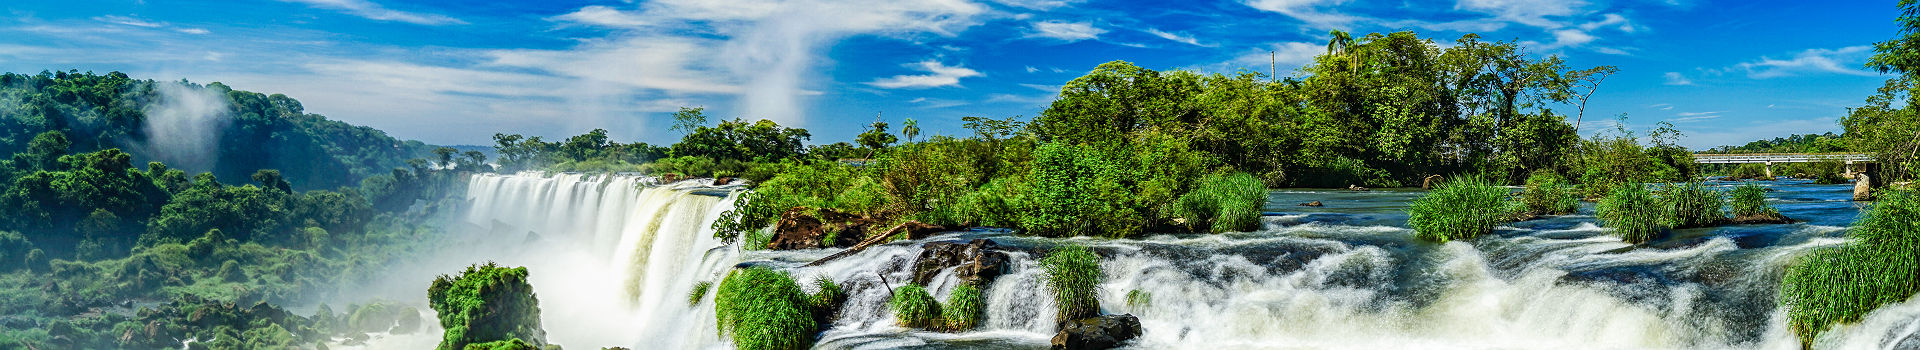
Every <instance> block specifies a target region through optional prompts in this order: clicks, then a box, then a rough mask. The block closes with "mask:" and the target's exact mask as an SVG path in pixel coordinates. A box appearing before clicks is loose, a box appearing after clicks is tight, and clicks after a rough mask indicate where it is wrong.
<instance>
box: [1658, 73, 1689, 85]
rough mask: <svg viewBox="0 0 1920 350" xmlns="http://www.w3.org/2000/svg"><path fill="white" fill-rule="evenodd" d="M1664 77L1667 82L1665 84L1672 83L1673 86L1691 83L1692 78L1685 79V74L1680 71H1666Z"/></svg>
mask: <svg viewBox="0 0 1920 350" xmlns="http://www.w3.org/2000/svg"><path fill="white" fill-rule="evenodd" d="M1665 77H1666V79H1667V83H1666V84H1667V85H1673V86H1687V85H1693V79H1687V76H1686V75H1684V74H1680V72H1667V74H1666V75H1665Z"/></svg>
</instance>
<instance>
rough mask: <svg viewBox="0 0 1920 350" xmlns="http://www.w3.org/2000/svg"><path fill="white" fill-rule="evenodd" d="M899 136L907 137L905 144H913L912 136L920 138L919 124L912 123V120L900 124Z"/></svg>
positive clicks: (908, 119)
mask: <svg viewBox="0 0 1920 350" xmlns="http://www.w3.org/2000/svg"><path fill="white" fill-rule="evenodd" d="M900 134H901V135H905V136H906V137H907V142H909V143H911V142H913V137H914V136H920V122H918V121H914V120H913V118H907V121H904V122H900Z"/></svg>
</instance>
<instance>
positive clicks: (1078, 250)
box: [1040, 245, 1106, 321]
mask: <svg viewBox="0 0 1920 350" xmlns="http://www.w3.org/2000/svg"><path fill="white" fill-rule="evenodd" d="M1040 265H1041V266H1042V267H1043V268H1044V269H1045V273H1046V278H1047V289H1048V290H1050V291H1052V292H1053V302H1054V305H1058V306H1059V307H1060V310H1059V314H1057V317H1056V318H1055V319H1056V320H1060V321H1067V320H1078V319H1082V318H1088V317H1095V316H1100V289H1099V288H1100V280H1102V279H1105V278H1106V276H1105V272H1103V271H1101V270H1100V255H1097V254H1094V253H1093V251H1091V250H1087V248H1086V247H1081V246H1076V245H1068V246H1062V247H1059V248H1054V249H1053V252H1052V253H1051V254H1048V255H1047V257H1046V258H1042V259H1040Z"/></svg>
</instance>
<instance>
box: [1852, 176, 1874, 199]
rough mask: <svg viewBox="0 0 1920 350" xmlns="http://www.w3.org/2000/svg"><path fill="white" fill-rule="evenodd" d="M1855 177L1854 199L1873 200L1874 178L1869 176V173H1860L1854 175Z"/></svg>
mask: <svg viewBox="0 0 1920 350" xmlns="http://www.w3.org/2000/svg"><path fill="white" fill-rule="evenodd" d="M1853 178H1854V179H1855V180H1856V181H1854V182H1853V200H1854V201H1870V200H1873V180H1872V178H1871V177H1868V176H1867V173H1860V174H1858V175H1854V176H1853Z"/></svg>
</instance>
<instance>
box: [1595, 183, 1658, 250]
mask: <svg viewBox="0 0 1920 350" xmlns="http://www.w3.org/2000/svg"><path fill="white" fill-rule="evenodd" d="M1595 209H1596V212H1595V214H1598V216H1599V218H1600V223H1601V224H1603V225H1606V226H1607V227H1610V228H1613V230H1614V234H1617V235H1620V239H1622V240H1625V241H1627V242H1628V243H1633V244H1640V243H1646V242H1647V241H1648V240H1652V239H1653V235H1654V234H1655V233H1659V232H1660V230H1661V229H1664V228H1665V227H1664V226H1663V223H1664V220H1662V219H1661V218H1662V216H1663V215H1660V211H1661V209H1662V207H1661V205H1660V203H1659V201H1658V200H1655V199H1654V197H1653V192H1651V191H1648V190H1647V185H1646V184H1642V183H1637V182H1635V183H1627V184H1621V185H1618V186H1614V188H1613V192H1612V193H1608V194H1607V196H1606V197H1604V198H1601V199H1600V203H1599V204H1598V205H1596V206H1595Z"/></svg>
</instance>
